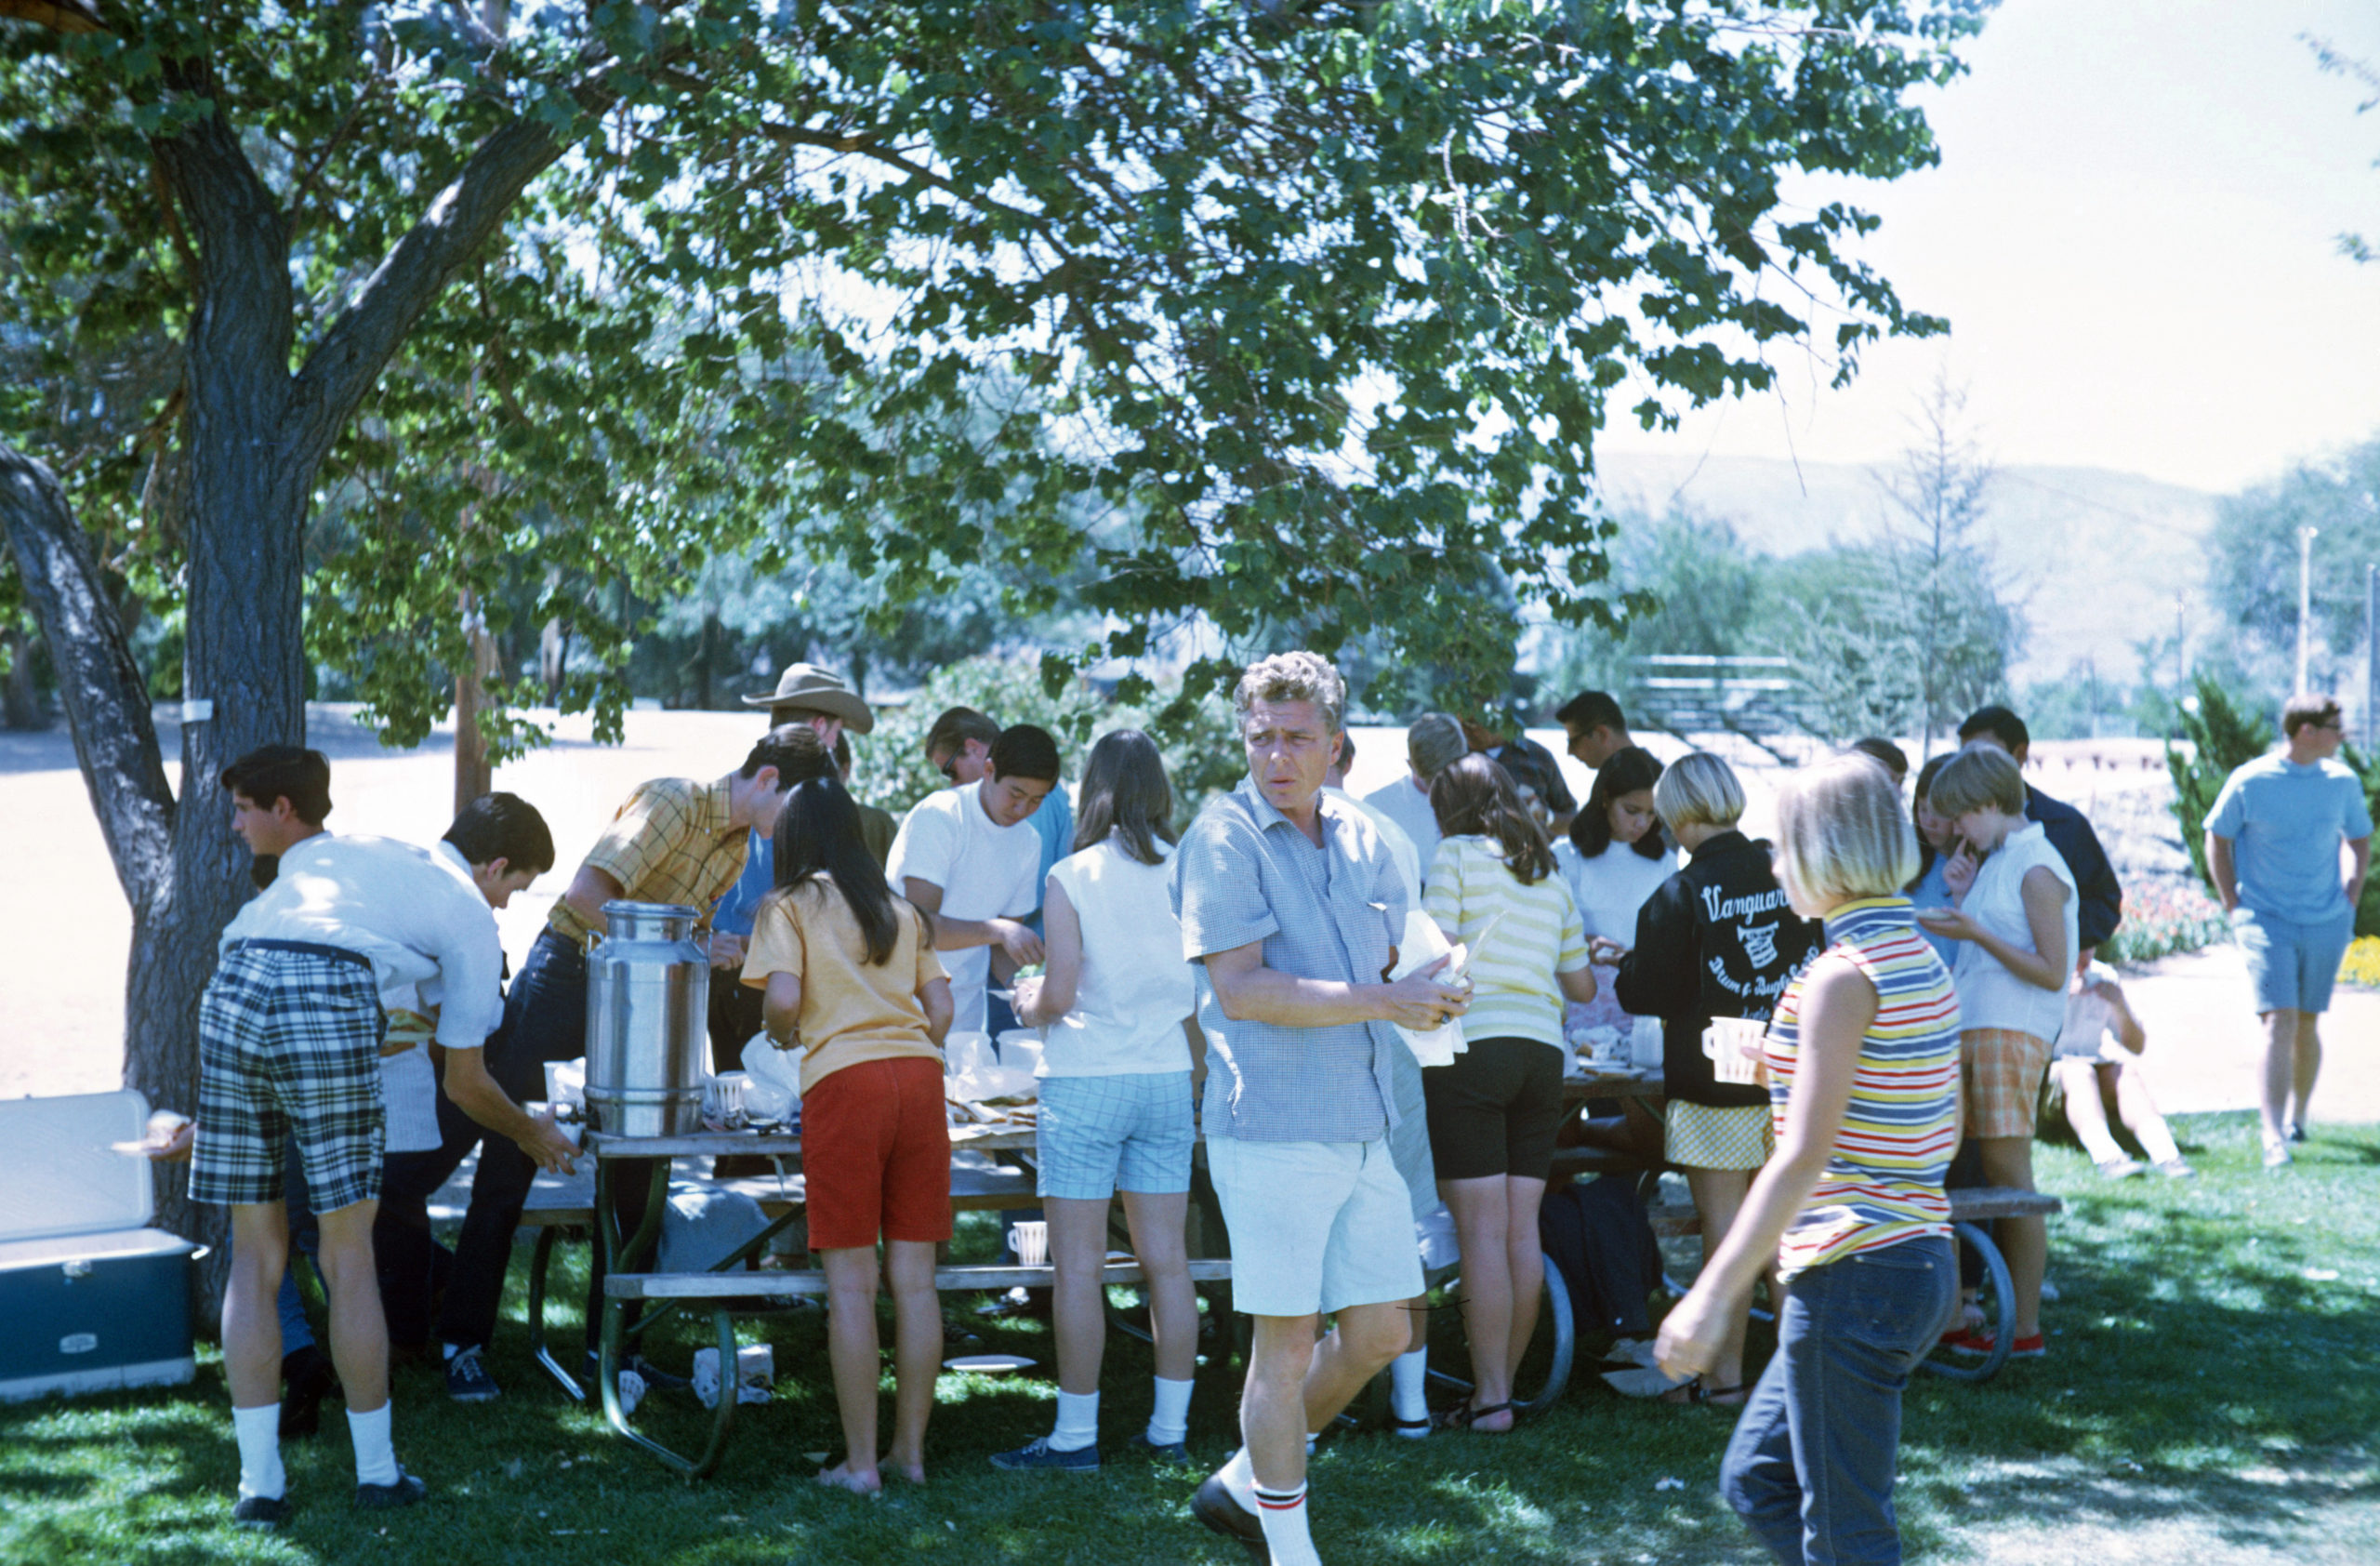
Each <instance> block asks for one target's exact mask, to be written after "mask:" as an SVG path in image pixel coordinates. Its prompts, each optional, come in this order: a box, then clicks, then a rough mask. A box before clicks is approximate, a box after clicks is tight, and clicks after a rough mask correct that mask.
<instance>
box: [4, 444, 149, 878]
mask: <svg viewBox="0 0 2380 1566" xmlns="http://www.w3.org/2000/svg"><path fill="white" fill-rule="evenodd" d="M0 531H5V532H6V534H7V540H8V547H9V549H10V550H11V551H13V552H14V553H15V555H16V557H17V575H18V577H19V578H20V579H21V580H22V581H23V583H24V588H25V596H26V598H27V599H29V600H30V601H31V602H32V604H33V613H34V615H35V616H36V617H38V618H39V619H40V621H41V629H42V635H43V637H44V638H45V639H46V640H47V642H48V643H49V656H50V659H51V661H52V662H53V663H54V664H55V665H56V666H57V670H58V686H59V694H60V696H61V697H63V698H64V700H65V703H66V716H67V719H68V722H69V723H70V724H71V725H72V727H73V732H74V758H75V760H76V762H77V763H80V764H81V766H82V769H83V783H84V786H85V787H86V788H87V789H88V790H90V793H91V809H92V810H93V812H94V813H96V814H97V815H98V816H99V829H100V831H101V833H102V834H103V835H104V836H105V837H106V839H107V845H108V855H109V856H110V857H111V858H112V859H113V860H114V861H115V873H116V879H117V880H118V881H120V882H122V883H123V884H124V892H125V896H126V897H127V898H129V899H130V900H131V903H132V906H133V907H134V908H136V909H140V908H146V907H147V906H148V905H149V904H150V902H151V901H152V898H153V896H154V895H155V893H156V891H157V890H158V888H159V887H160V886H161V885H163V884H164V883H165V879H166V877H167V876H168V875H169V874H170V872H171V868H172V852H173V824H174V796H173V791H172V790H170V789H168V788H167V787H166V786H165V763H164V761H163V760H162V759H161V758H160V756H159V753H158V750H157V728H156V724H155V723H152V722H151V720H150V716H149V690H148V686H147V684H146V683H144V682H143V681H142V680H141V678H140V669H139V665H138V664H136V663H135V662H134V661H133V658H132V646H131V644H130V642H129V641H128V640H127V639H126V635H125V630H124V621H123V619H122V618H121V617H119V616H118V615H117V614H116V610H115V605H114V604H112V602H110V600H109V597H108V591H107V583H106V578H105V577H102V576H101V575H100V572H99V561H98V559H97V558H96V557H95V556H94V555H93V554H92V552H91V545H90V540H89V539H87V538H86V537H84V535H83V529H82V528H81V526H80V525H78V524H76V523H75V521H74V513H73V511H72V509H70V508H69V507H68V505H67V503H66V496H65V492H64V491H62V490H60V489H59V486H58V480H57V478H56V477H55V476H54V475H52V474H51V472H50V471H49V470H48V469H47V468H46V467H44V466H43V465H42V464H41V463H39V462H36V461H34V460H33V459H32V458H29V457H26V456H24V455H22V454H21V453H20V452H19V451H17V450H16V449H15V448H14V447H13V446H10V445H7V443H5V442H0Z"/></svg>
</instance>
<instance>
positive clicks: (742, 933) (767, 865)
mask: <svg viewBox="0 0 2380 1566" xmlns="http://www.w3.org/2000/svg"><path fill="white" fill-rule="evenodd" d="M743 699H744V705H745V706H747V707H754V708H765V709H767V710H768V714H769V727H770V728H771V729H773V730H774V729H777V728H782V727H784V726H785V725H786V724H787V723H801V724H805V725H807V726H808V727H809V728H810V729H811V731H812V732H813V733H814V734H816V735H817V736H818V743H819V744H821V745H824V746H825V747H826V749H827V750H828V751H829V752H831V751H833V750H834V749H835V747H836V745H837V743H838V742H839V741H840V740H841V738H842V737H843V736H844V735H845V734H846V733H850V734H866V733H867V732H868V731H869V730H871V729H873V728H874V727H876V714H875V713H874V712H872V711H870V710H868V705H867V703H866V701H865V700H863V699H862V698H861V697H860V696H859V694H858V693H857V692H855V691H853V689H852V688H851V687H850V686H849V685H847V684H845V683H843V682H842V680H841V679H840V677H839V676H837V675H834V674H830V673H828V672H827V671H826V670H823V669H821V668H819V667H818V666H817V665H816V664H814V663H789V664H787V665H786V669H785V672H784V673H782V674H780V675H778V676H777V685H776V689H774V690H773V691H762V692H760V694H758V695H756V696H747V697H744V698H743ZM776 877H777V862H776V854H775V851H774V849H773V848H771V846H770V844H769V840H768V839H766V838H764V837H762V836H761V835H760V832H759V831H758V830H757V829H756V830H755V831H754V832H753V833H752V838H751V841H750V842H749V843H747V844H746V845H745V856H744V874H743V876H742V877H741V878H740V879H738V880H737V882H736V883H735V884H734V886H733V887H731V888H730V889H729V891H728V894H727V896H724V897H722V898H721V899H720V903H719V909H718V911H717V912H716V913H714V914H713V915H712V916H711V936H710V965H711V973H710V1014H709V1017H708V1019H707V1020H708V1027H707V1031H708V1032H709V1034H710V1061H711V1069H712V1070H714V1071H736V1070H741V1069H742V1068H743V1065H744V1045H745V1043H746V1042H747V1041H748V1040H750V1038H751V1037H752V1035H753V1034H755V1033H758V1032H759V1031H760V991H759V990H757V989H746V988H745V986H744V982H743V972H744V946H745V943H746V942H747V941H748V940H750V939H751V936H752V915H753V914H754V912H755V911H756V910H758V909H759V908H760V899H761V898H762V897H765V896H768V895H769V892H770V889H771V888H773V887H774V886H775V885H776V883H777V882H776Z"/></svg>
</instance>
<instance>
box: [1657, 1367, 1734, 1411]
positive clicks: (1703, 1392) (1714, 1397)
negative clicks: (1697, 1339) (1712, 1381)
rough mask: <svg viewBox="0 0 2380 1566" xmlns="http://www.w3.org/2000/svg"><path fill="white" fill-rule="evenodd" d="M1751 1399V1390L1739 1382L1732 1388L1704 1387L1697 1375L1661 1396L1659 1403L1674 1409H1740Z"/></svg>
mask: <svg viewBox="0 0 2380 1566" xmlns="http://www.w3.org/2000/svg"><path fill="white" fill-rule="evenodd" d="M1751 1398H1752V1388H1751V1387H1747V1386H1745V1385H1744V1384H1743V1383H1742V1382H1740V1381H1739V1382H1737V1383H1736V1384H1735V1385H1734V1386H1733V1387H1705V1386H1704V1385H1703V1384H1702V1378H1701V1377H1700V1376H1699V1375H1698V1376H1696V1377H1695V1378H1694V1379H1693V1380H1691V1381H1687V1382H1684V1383H1681V1384H1680V1385H1678V1386H1675V1387H1671V1388H1670V1389H1669V1390H1668V1391H1666V1392H1664V1393H1662V1394H1661V1401H1663V1402H1665V1403H1668V1404H1670V1405H1672V1406H1673V1407H1676V1408H1688V1407H1692V1408H1701V1407H1704V1406H1706V1405H1716V1406H1717V1407H1720V1408H1741V1407H1742V1406H1743V1405H1744V1404H1745V1403H1746V1402H1748V1401H1750V1400H1751Z"/></svg>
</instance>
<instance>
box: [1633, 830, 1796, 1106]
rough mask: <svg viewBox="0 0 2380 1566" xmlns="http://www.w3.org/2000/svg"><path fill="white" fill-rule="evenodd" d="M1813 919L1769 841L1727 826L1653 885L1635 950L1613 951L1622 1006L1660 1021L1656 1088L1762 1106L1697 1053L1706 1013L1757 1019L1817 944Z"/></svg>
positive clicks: (1756, 1093) (1761, 1095)
mask: <svg viewBox="0 0 2380 1566" xmlns="http://www.w3.org/2000/svg"><path fill="white" fill-rule="evenodd" d="M1821 938H1822V931H1821V930H1820V928H1819V926H1818V925H1817V924H1815V923H1813V922H1810V921H1808V920H1805V919H1804V918H1802V917H1801V916H1800V915H1798V914H1796V913H1795V912H1794V911H1793V910H1792V908H1791V907H1789V906H1788V905H1787V903H1786V901H1785V893H1784V890H1783V888H1781V887H1779V886H1778V884H1777V877H1776V874H1775V873H1774V872H1773V871H1772V870H1771V869H1769V846H1768V844H1767V843H1754V842H1752V841H1751V840H1750V839H1748V838H1746V837H1745V836H1744V835H1743V833H1741V832H1738V831H1725V832H1721V833H1720V834H1719V835H1718V836H1716V837H1713V838H1710V839H1708V840H1706V841H1705V842H1704V843H1703V844H1702V846H1701V847H1699V848H1698V849H1696V850H1695V851H1694V857H1693V862H1692V863H1690V864H1688V865H1687V866H1686V869H1682V870H1680V871H1678V872H1677V873H1676V874H1675V875H1673V876H1672V877H1670V878H1669V880H1667V881H1665V882H1663V883H1661V886H1660V890H1659V891H1657V892H1655V893H1654V894H1653V895H1652V896H1651V897H1650V898H1648V899H1647V900H1646V904H1645V906H1644V907H1643V908H1642V909H1638V910H1637V913H1636V945H1635V949H1633V950H1632V951H1630V952H1629V954H1628V955H1627V956H1626V957H1624V958H1622V959H1620V982H1619V984H1618V985H1617V986H1616V987H1615V989H1614V993H1615V994H1617V995H1618V997H1619V999H1620V1009H1621V1010H1623V1011H1626V1012H1628V1013H1630V1014H1632V1015H1636V1016H1657V1017H1659V1018H1660V1019H1661V1077H1662V1085H1663V1091H1664V1092H1666V1093H1667V1094H1668V1095H1669V1096H1670V1097H1672V1098H1677V1099H1683V1100H1684V1101H1686V1103H1689V1104H1715V1105H1738V1104H1765V1103H1767V1102H1768V1095H1767V1093H1766V1091H1765V1089H1762V1088H1758V1087H1748V1086H1744V1085H1741V1084H1739V1083H1735V1082H1718V1081H1716V1080H1715V1079H1714V1078H1712V1075H1711V1061H1710V1057H1709V1056H1707V1055H1704V1054H1703V1053H1702V1032H1703V1029H1706V1028H1708V1027H1710V1026H1711V1019H1712V1017H1714V1016H1748V1017H1762V1018H1765V1017H1766V1016H1767V1015H1768V1014H1769V1013H1771V1012H1773V1011H1775V1010H1776V1009H1777V999H1778V996H1780V995H1782V994H1783V993H1784V992H1785V985H1786V981H1788V980H1789V979H1791V978H1792V976H1793V975H1794V974H1795V973H1796V972H1798V971H1799V970H1800V969H1801V967H1802V965H1803V964H1804V963H1805V962H1808V961H1809V960H1810V958H1811V956H1812V955H1813V954H1815V953H1816V952H1817V951H1818V945H1819V942H1820V940H1821Z"/></svg>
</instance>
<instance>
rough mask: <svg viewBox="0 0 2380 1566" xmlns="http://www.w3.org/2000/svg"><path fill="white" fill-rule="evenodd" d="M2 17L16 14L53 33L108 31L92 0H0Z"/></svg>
mask: <svg viewBox="0 0 2380 1566" xmlns="http://www.w3.org/2000/svg"><path fill="white" fill-rule="evenodd" d="M0 17H14V18H16V19H17V20H20V21H29V22H32V23H33V25H34V26H36V27H46V28H48V29H49V30H50V31H51V32H53V33H105V32H106V31H107V26H106V24H105V23H103V22H101V21H100V20H99V13H98V12H97V11H96V10H94V9H93V8H92V7H91V6H90V4H89V0H0Z"/></svg>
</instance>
